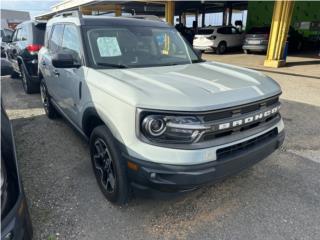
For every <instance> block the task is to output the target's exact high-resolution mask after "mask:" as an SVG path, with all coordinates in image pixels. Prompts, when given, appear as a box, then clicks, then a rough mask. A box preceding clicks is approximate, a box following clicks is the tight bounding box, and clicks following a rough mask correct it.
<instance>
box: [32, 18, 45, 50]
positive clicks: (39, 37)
mask: <svg viewBox="0 0 320 240" xmlns="http://www.w3.org/2000/svg"><path fill="white" fill-rule="evenodd" d="M45 31H46V24H43V23H37V24H35V26H34V28H33V42H34V43H38V44H41V45H43V44H44V34H45Z"/></svg>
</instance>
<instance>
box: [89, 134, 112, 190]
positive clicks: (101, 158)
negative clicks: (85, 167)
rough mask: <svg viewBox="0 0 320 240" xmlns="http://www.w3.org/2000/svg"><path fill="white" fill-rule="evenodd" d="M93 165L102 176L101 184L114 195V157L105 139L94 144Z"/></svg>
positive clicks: (99, 139)
mask: <svg viewBox="0 0 320 240" xmlns="http://www.w3.org/2000/svg"><path fill="white" fill-rule="evenodd" d="M93 165H94V167H95V169H96V172H97V173H98V174H99V176H100V183H101V185H102V186H103V187H104V188H105V190H106V191H107V192H108V193H113V192H114V190H115V186H116V181H117V178H116V175H115V169H114V163H113V160H112V156H111V154H110V152H109V149H108V146H107V144H106V143H105V142H104V140H103V139H101V138H97V139H96V140H95V142H94V149H93Z"/></svg>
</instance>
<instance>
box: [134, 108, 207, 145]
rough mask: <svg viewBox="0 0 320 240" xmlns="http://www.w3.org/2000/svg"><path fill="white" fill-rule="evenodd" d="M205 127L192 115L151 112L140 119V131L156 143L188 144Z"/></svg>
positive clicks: (194, 139)
mask: <svg viewBox="0 0 320 240" xmlns="http://www.w3.org/2000/svg"><path fill="white" fill-rule="evenodd" d="M206 128H207V127H205V126H202V125H201V123H200V120H199V119H198V118H197V117H194V116H170V115H156V114H151V115H145V116H142V117H141V119H140V133H141V134H142V135H143V137H145V138H146V139H148V140H149V141H151V142H157V143H171V144H172V143H174V144H179V143H188V144H190V143H193V142H194V141H196V139H197V138H198V137H199V136H200V133H201V130H204V129H206Z"/></svg>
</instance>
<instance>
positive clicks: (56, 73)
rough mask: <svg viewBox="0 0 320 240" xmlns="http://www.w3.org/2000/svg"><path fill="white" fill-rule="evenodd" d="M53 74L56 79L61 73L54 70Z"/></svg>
mask: <svg viewBox="0 0 320 240" xmlns="http://www.w3.org/2000/svg"><path fill="white" fill-rule="evenodd" d="M53 74H54V75H55V76H56V77H59V75H60V73H59V72H58V70H56V69H54V70H53Z"/></svg>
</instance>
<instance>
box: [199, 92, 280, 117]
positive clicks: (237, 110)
mask: <svg viewBox="0 0 320 240" xmlns="http://www.w3.org/2000/svg"><path fill="white" fill-rule="evenodd" d="M278 102H279V97H278V96H277V97H273V98H269V99H266V100H263V101H259V102H255V103H252V104H247V105H243V106H238V107H233V108H229V109H224V110H221V111H215V112H212V113H208V114H205V115H204V116H203V121H204V122H211V121H215V120H222V119H224V118H231V117H233V116H234V115H235V114H246V113H250V112H254V111H258V110H260V109H261V108H263V107H270V106H272V105H274V104H276V103H278Z"/></svg>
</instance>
